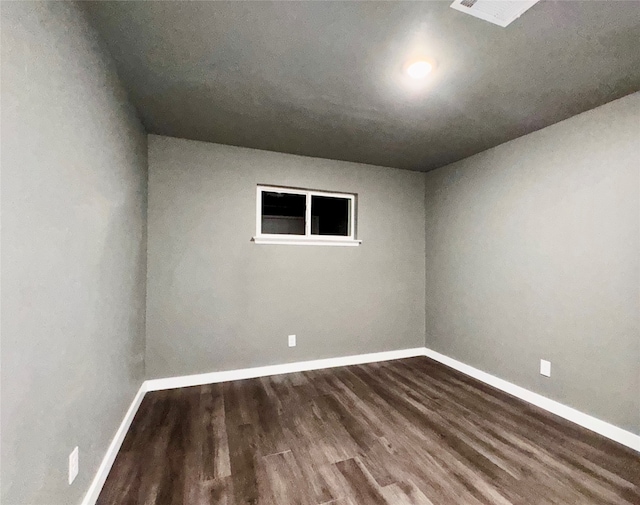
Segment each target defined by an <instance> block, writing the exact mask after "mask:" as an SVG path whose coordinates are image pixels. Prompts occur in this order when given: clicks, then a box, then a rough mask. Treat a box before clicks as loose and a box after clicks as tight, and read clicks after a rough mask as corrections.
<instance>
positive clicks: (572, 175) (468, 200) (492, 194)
mask: <svg viewBox="0 0 640 505" xmlns="http://www.w3.org/2000/svg"><path fill="white" fill-rule="evenodd" d="M639 170H640V93H636V94H634V95H630V96H628V97H625V98H622V99H620V100H617V101H614V102H611V103H609V104H607V105H604V106H602V107H600V108H597V109H594V110H592V111H589V112H586V113H584V114H581V115H579V116H575V117H573V118H571V119H568V120H566V121H563V122H561V123H558V124H556V125H554V126H550V127H548V128H545V129H543V130H540V131H538V132H535V133H532V134H530V135H527V136H525V137H522V138H519V139H517V140H514V141H511V142H508V143H506V144H503V145H501V146H499V147H496V148H494V149H491V150H489V151H486V152H483V153H481V154H478V155H476V156H473V157H471V158H468V159H466V160H463V161H460V162H458V163H455V164H453V165H449V166H447V167H445V168H442V169H439V170H436V171H434V172H430V173H428V174H426V251H427V254H426V259H427V264H426V285H427V296H426V318H427V321H426V327H427V337H426V344H427V347H430V348H433V349H434V350H436V351H439V352H442V353H444V354H446V355H448V356H451V357H453V358H456V359H458V360H461V361H463V362H465V363H467V364H470V365H472V366H475V367H477V368H480V369H482V370H484V371H486V372H489V373H491V374H494V375H497V376H498V377H501V378H503V379H506V380H509V381H512V382H515V383H516V384H518V385H521V386H524V387H526V388H529V389H531V390H533V391H536V392H538V393H541V394H543V395H545V396H548V397H551V398H553V399H555V400H558V401H560V402H562V403H564V404H567V405H570V406H572V407H575V408H577V409H579V410H581V411H583V412H587V413H589V414H592V415H594V416H596V417H598V418H601V419H603V420H606V421H610V422H612V423H614V424H616V425H617V426H620V427H622V428H625V429H627V430H630V431H632V432H635V433H640V323H639V318H640V300H639V291H638V290H639V286H640V279H639V262H640V243H639V225H640V206H639V196H640V192H639ZM540 358H544V359H548V360H550V361H551V363H552V374H551V378H545V377H543V376H541V375H539V360H540Z"/></svg>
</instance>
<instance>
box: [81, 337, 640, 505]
mask: <svg viewBox="0 0 640 505" xmlns="http://www.w3.org/2000/svg"><path fill="white" fill-rule="evenodd" d="M415 356H426V357H428V358H431V359H433V360H435V361H437V362H439V363H442V364H443V365H446V366H448V367H450V368H453V369H454V370H458V371H459V372H462V373H463V374H465V375H468V376H469V377H473V378H474V379H477V380H479V381H481V382H484V383H485V384H489V385H490V386H493V387H495V388H497V389H499V390H501V391H504V392H505V393H508V394H510V395H512V396H515V397H516V398H520V399H521V400H524V401H526V402H528V403H531V404H532V405H536V406H538V407H540V408H542V409H544V410H546V411H548V412H551V413H552V414H555V415H557V416H560V417H562V418H563V419H566V420H568V421H571V422H573V423H575V424H577V425H579V426H582V427H583V428H586V429H588V430H591V431H593V432H595V433H598V434H600V435H602V436H604V437H606V438H608V439H610V440H614V441H615V442H618V443H620V444H622V445H624V446H626V447H629V448H631V449H634V450H636V451H638V452H640V436H639V435H635V434H634V433H631V432H629V431H626V430H623V429H622V428H618V427H617V426H614V425H613V424H610V423H607V422H606V421H602V420H601V419H597V418H595V417H593V416H590V415H588V414H585V413H584V412H580V411H579V410H576V409H574V408H572V407H568V406H566V405H563V404H562V403H559V402H557V401H555V400H551V399H550V398H547V397H545V396H542V395H540V394H538V393H534V392H533V391H529V390H528V389H525V388H523V387H520V386H517V385H515V384H513V383H511V382H508V381H506V380H504V379H500V378H498V377H496V376H494V375H491V374H489V373H487V372H483V371H482V370H479V369H477V368H474V367H472V366H470V365H467V364H465V363H462V362H461V361H458V360H456V359H453V358H450V357H449V356H445V355H444V354H441V353H439V352H437V351H434V350H432V349H429V348H426V347H416V348H413V349H401V350H397V351H384V352H375V353H369V354H356V355H353V356H342V357H338V358H327V359H317V360H311V361H298V362H294V363H285V364H281V365H269V366H261V367H254V368H242V369H239V370H227V371H223V372H210V373H203V374H197V375H186V376H182V377H168V378H163V379H151V380H147V381H144V382H143V383H142V385H141V386H140V389H139V390H138V393H137V394H136V396H135V398H134V399H133V402H131V406H130V407H129V410H128V411H127V413H126V414H125V416H124V419H123V420H122V423H121V424H120V427H119V428H118V431H117V432H116V434H115V436H114V437H113V440H112V441H111V444H110V445H109V448H108V449H107V453H106V454H105V456H104V458H103V460H102V463H101V464H100V467H99V468H98V472H97V473H96V475H95V477H94V479H93V481H92V483H91V486H89V490H88V491H87V493H86V495H85V497H84V499H83V500H82V503H81V505H95V503H96V501H97V500H98V496H99V495H100V491H101V490H102V486H103V485H104V483H105V481H106V480H107V476H108V475H109V471H110V470H111V467H112V465H113V462H114V461H115V459H116V456H117V455H118V451H119V450H120V446H121V445H122V442H123V441H124V437H125V436H126V434H127V431H128V430H129V426H131V422H132V421H133V418H134V417H135V415H136V412H137V411H138V408H139V407H140V404H141V403H142V399H143V398H144V395H145V393H146V392H147V391H160V390H164V389H174V388H182V387H188V386H199V385H202V384H214V383H217V382H227V381H233V380H240V379H252V378H256V377H266V376H269V375H281V374H286V373H292V372H305V371H310V370H321V369H324V368H335V367H340V366H348V365H361V364H364V363H375V362H379V361H391V360H394V359H402V358H412V357H415Z"/></svg>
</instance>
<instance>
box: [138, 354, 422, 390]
mask: <svg viewBox="0 0 640 505" xmlns="http://www.w3.org/2000/svg"><path fill="white" fill-rule="evenodd" d="M413 356H424V347H416V348H414V349H400V350H398V351H384V352H374V353H370V354H356V355H353V356H343V357H339V358H327V359H316V360H312V361H297V362H295V363H285V364H282V365H269V366H259V367H254V368H241V369H239V370H228V371H225V372H210V373H202V374H197V375H185V376H182V377H169V378H166V379H151V380H148V381H146V382H145V384H144V386H145V388H146V390H147V391H159V390H162V389H173V388H183V387H188V386H200V385H202V384H214V383H216V382H227V381H234V380H240V379H253V378H255V377H266V376H268V375H280V374H285V373H292V372H306V371H309V370H320V369H323V368H334V367H338V366H347V365H361V364H363V363H374V362H376V361H390V360H394V359H401V358H411V357H413Z"/></svg>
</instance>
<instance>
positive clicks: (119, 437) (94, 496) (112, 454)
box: [81, 383, 146, 505]
mask: <svg viewBox="0 0 640 505" xmlns="http://www.w3.org/2000/svg"><path fill="white" fill-rule="evenodd" d="M145 393H146V389H145V388H144V383H142V386H140V389H139V390H138V392H137V393H136V396H135V397H134V398H133V401H132V402H131V405H130V406H129V410H127V413H126V414H125V415H124V419H123V420H122V422H121V423H120V427H119V428H118V431H116V434H115V436H114V437H113V440H112V441H111V444H109V448H108V449H107V453H106V454H105V455H104V458H103V459H102V463H100V466H99V467H98V471H97V473H96V475H95V477H94V478H93V481H92V482H91V485H90V486H89V490H88V491H87V494H86V495H85V496H84V499H83V500H82V503H81V505H94V504H95V503H96V501H97V500H98V496H99V495H100V491H102V486H104V483H105V481H106V480H107V476H108V475H109V472H110V471H111V467H112V466H113V462H114V461H115V460H116V456H117V455H118V451H119V450H120V446H121V445H122V442H123V441H124V437H125V436H126V435H127V431H129V426H131V422H132V421H133V418H134V417H135V415H136V412H138V407H140V404H141V403H142V398H144V395H145Z"/></svg>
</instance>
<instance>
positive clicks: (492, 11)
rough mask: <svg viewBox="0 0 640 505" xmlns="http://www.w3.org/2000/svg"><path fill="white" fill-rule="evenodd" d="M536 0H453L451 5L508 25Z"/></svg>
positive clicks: (490, 20)
mask: <svg viewBox="0 0 640 505" xmlns="http://www.w3.org/2000/svg"><path fill="white" fill-rule="evenodd" d="M536 3H538V0H455V1H454V2H453V3H452V4H451V7H452V8H453V9H455V10H457V11H460V12H466V13H467V14H471V15H472V16H475V17H477V18H480V19H484V20H485V21H489V22H490V23H494V24H496V25H498V26H502V27H504V26H508V25H509V23H511V22H512V21H513V20H514V19H517V18H519V17H520V16H522V14H524V12H525V11H527V10H528V9H530V8H531V7H533V6H534V5H535V4H536Z"/></svg>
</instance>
